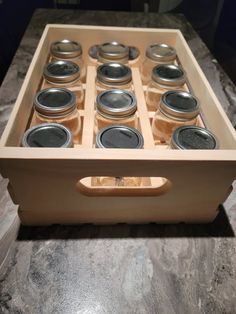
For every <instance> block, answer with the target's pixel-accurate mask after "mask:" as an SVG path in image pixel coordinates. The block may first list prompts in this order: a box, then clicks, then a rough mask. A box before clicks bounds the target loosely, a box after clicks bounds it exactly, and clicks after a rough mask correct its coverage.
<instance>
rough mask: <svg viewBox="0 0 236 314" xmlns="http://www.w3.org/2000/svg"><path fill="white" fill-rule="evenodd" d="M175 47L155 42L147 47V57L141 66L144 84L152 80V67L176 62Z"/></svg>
mask: <svg viewBox="0 0 236 314" xmlns="http://www.w3.org/2000/svg"><path fill="white" fill-rule="evenodd" d="M175 58H176V50H175V48H173V47H171V46H169V45H166V44H153V45H150V46H148V47H147V49H146V58H145V60H144V62H143V63H142V65H141V67H140V72H141V79H142V82H143V84H144V85H147V84H148V83H149V81H150V80H151V75H152V69H153V68H154V67H155V66H156V65H160V64H169V63H174V61H175Z"/></svg>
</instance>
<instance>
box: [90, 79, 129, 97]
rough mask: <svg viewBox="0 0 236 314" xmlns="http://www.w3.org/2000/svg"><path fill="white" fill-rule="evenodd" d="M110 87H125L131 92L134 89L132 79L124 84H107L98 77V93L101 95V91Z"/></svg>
mask: <svg viewBox="0 0 236 314" xmlns="http://www.w3.org/2000/svg"><path fill="white" fill-rule="evenodd" d="M109 89H124V90H127V91H129V92H133V91H134V88H133V84H132V81H130V82H128V83H124V84H122V83H121V84H120V83H119V84H117V83H111V84H105V83H103V82H101V81H99V80H98V79H97V78H96V92H97V95H99V94H100V93H102V92H104V91H105V90H109Z"/></svg>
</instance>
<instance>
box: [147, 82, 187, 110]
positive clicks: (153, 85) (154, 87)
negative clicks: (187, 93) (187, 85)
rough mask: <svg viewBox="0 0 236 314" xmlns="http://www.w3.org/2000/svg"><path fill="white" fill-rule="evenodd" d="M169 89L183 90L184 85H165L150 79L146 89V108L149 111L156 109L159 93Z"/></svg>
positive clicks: (159, 97)
mask: <svg viewBox="0 0 236 314" xmlns="http://www.w3.org/2000/svg"><path fill="white" fill-rule="evenodd" d="M169 90H184V85H182V86H167V85H161V84H158V83H157V82H155V81H153V80H151V81H150V82H149V84H148V86H147V90H146V104H147V108H148V110H150V111H156V110H158V108H159V103H160V99H161V95H162V94H164V93H165V92H167V91H169Z"/></svg>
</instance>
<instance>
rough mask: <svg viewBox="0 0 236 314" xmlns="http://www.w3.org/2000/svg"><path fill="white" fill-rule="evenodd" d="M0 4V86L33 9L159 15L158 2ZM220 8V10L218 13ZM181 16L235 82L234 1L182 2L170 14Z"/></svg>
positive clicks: (15, 0)
mask: <svg viewBox="0 0 236 314" xmlns="http://www.w3.org/2000/svg"><path fill="white" fill-rule="evenodd" d="M63 2H64V4H61V1H60V0H55V1H54V0H33V1H28V0H0V40H1V45H0V84H1V82H2V80H3V78H4V76H5V74H6V71H7V69H8V67H9V65H10V63H11V60H12V58H13V56H14V54H15V51H16V49H17V47H18V45H19V43H20V40H21V37H22V36H23V34H24V31H25V29H26V27H27V25H28V23H29V21H30V18H31V16H32V14H33V12H34V10H35V9H36V8H59V9H63V8H66V9H81V10H115V11H143V10H144V2H145V3H146V4H148V5H149V11H152V12H157V11H158V2H159V1H158V0H156V1H155V0H144V1H142V0H130V1H129V0H112V1H111V0H100V1H97V2H96V3H95V4H94V3H93V1H89V0H80V1H79V0H77V1H76V0H74V1H72V2H74V3H76V2H78V3H76V4H70V3H71V1H70V0H64V1H63ZM219 7H220V8H221V9H220V10H219ZM171 12H173V13H176V12H177V13H183V14H184V15H185V16H186V18H187V19H188V20H189V22H190V23H191V24H192V26H193V27H194V28H195V30H196V31H197V32H198V34H199V35H200V36H201V38H202V39H203V40H204V42H205V43H206V45H207V46H208V48H209V49H210V50H211V51H212V53H213V54H214V56H215V57H216V59H217V60H218V62H219V63H220V64H221V65H222V67H223V68H224V70H225V71H226V72H227V73H228V75H229V76H230V77H231V79H232V80H233V81H234V83H235V82H236V36H235V31H236V1H235V0H225V1H222V0H198V1H196V0H183V1H182V3H181V4H180V5H179V6H178V7H177V8H175V9H174V10H172V11H171Z"/></svg>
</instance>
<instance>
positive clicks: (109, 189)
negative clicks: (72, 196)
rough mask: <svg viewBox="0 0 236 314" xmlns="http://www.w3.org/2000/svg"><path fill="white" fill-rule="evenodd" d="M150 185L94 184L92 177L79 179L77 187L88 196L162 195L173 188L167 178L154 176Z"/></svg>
mask: <svg viewBox="0 0 236 314" xmlns="http://www.w3.org/2000/svg"><path fill="white" fill-rule="evenodd" d="M148 179H150V184H149V185H140V186H115V185H114V186H102V185H92V184H91V182H92V177H87V178H83V179H81V180H79V181H78V182H77V184H76V189H77V190H78V191H79V192H80V193H81V194H83V195H86V196H128V197H139V196H161V195H164V194H166V193H167V192H168V191H169V190H170V189H171V186H172V184H171V182H170V180H168V179H166V178H160V177H153V178H148Z"/></svg>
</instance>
